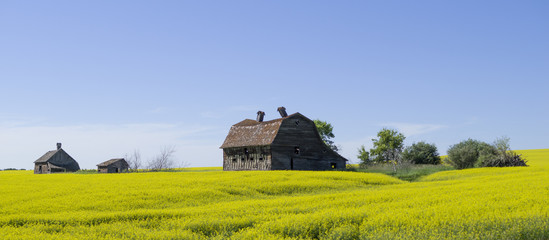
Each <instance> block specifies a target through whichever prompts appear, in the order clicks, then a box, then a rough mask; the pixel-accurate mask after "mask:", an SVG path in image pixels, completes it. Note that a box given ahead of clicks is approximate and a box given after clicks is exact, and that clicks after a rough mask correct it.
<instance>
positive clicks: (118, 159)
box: [97, 158, 126, 167]
mask: <svg viewBox="0 0 549 240" xmlns="http://www.w3.org/2000/svg"><path fill="white" fill-rule="evenodd" d="M118 161H126V160H125V159H124V158H113V159H111V160H108V161H104V162H102V163H100V164H97V166H98V167H107V166H109V165H111V164H113V163H115V162H118Z"/></svg>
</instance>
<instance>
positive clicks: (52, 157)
mask: <svg viewBox="0 0 549 240" xmlns="http://www.w3.org/2000/svg"><path fill="white" fill-rule="evenodd" d="M78 170H80V166H79V165H78V162H76V161H75V160H74V158H72V157H71V156H70V155H69V154H68V153H67V152H65V150H63V149H62V148H61V143H57V150H52V151H49V152H47V153H46V154H44V155H43V156H42V157H40V158H39V159H38V160H36V161H34V173H35V174H41V173H57V172H76V171H78Z"/></svg>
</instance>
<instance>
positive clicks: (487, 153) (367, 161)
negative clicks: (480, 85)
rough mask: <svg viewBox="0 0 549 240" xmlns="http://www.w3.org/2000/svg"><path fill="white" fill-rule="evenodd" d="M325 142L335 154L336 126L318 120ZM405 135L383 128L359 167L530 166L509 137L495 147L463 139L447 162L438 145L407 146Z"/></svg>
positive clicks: (362, 154)
mask: <svg viewBox="0 0 549 240" xmlns="http://www.w3.org/2000/svg"><path fill="white" fill-rule="evenodd" d="M314 123H315V125H316V127H317V129H318V132H319V134H320V136H321V138H322V140H323V141H324V142H325V143H326V145H328V146H329V147H330V148H332V149H333V150H335V151H338V149H339V148H338V147H336V145H335V144H334V142H333V140H331V139H332V138H333V137H335V136H334V134H333V126H332V125H331V124H329V123H327V122H324V121H321V120H314ZM405 139H406V137H405V136H404V134H402V133H400V132H398V131H397V130H394V129H388V128H383V129H381V130H380V131H379V132H378V133H377V138H374V139H372V145H373V147H372V148H371V149H369V150H366V148H365V147H364V145H362V146H361V147H360V148H359V149H358V153H357V158H358V159H359V164H358V166H359V168H368V167H371V166H375V165H380V164H385V165H387V164H388V165H390V166H391V168H392V169H393V171H394V172H396V171H397V170H398V169H399V168H401V167H405V166H409V165H410V164H431V165H438V164H441V163H443V162H444V163H446V164H448V165H451V166H453V167H454V168H455V169H464V168H474V167H512V166H527V164H526V163H527V161H526V159H525V158H524V157H523V156H522V155H520V154H517V153H516V152H514V151H512V150H511V148H510V145H509V141H510V139H509V138H508V137H501V138H497V139H496V140H495V141H494V142H493V143H492V144H488V143H486V142H482V141H479V140H474V139H467V140H463V141H461V142H459V143H457V144H454V145H452V146H450V148H449V149H448V155H447V157H446V158H445V159H444V160H443V159H442V158H441V157H440V155H439V153H438V149H437V147H436V145H435V144H433V143H427V142H425V141H419V142H416V143H413V144H412V145H410V146H404V140H405Z"/></svg>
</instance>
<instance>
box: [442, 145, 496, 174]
mask: <svg viewBox="0 0 549 240" xmlns="http://www.w3.org/2000/svg"><path fill="white" fill-rule="evenodd" d="M497 156H498V151H497V149H496V147H494V146H492V145H490V144H488V143H485V142H481V141H477V140H473V139H468V140H465V141H461V142H460V143H458V144H455V145H452V146H451V147H450V149H448V158H447V159H446V161H447V162H448V164H450V165H452V166H454V167H455V168H457V169H464V168H472V167H477V166H480V165H481V163H483V162H487V161H489V160H490V159H494V158H496V157H497Z"/></svg>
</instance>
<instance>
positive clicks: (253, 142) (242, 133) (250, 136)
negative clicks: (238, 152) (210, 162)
mask: <svg viewBox="0 0 549 240" xmlns="http://www.w3.org/2000/svg"><path fill="white" fill-rule="evenodd" d="M297 114H300V113H294V114H292V115H289V116H287V117H283V118H277V119H273V120H270V121H265V122H258V121H256V120H252V119H246V120H243V121H241V122H239V123H237V124H235V125H233V126H232V127H231V130H229V134H227V137H226V138H225V141H224V142H223V144H222V145H221V147H220V148H230V147H242V146H266V145H270V144H271V143H273V141H274V139H275V137H276V135H277V133H278V130H279V129H280V125H281V124H282V121H283V120H284V119H286V118H289V117H292V116H295V115H297ZM300 115H301V114H300Z"/></svg>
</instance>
